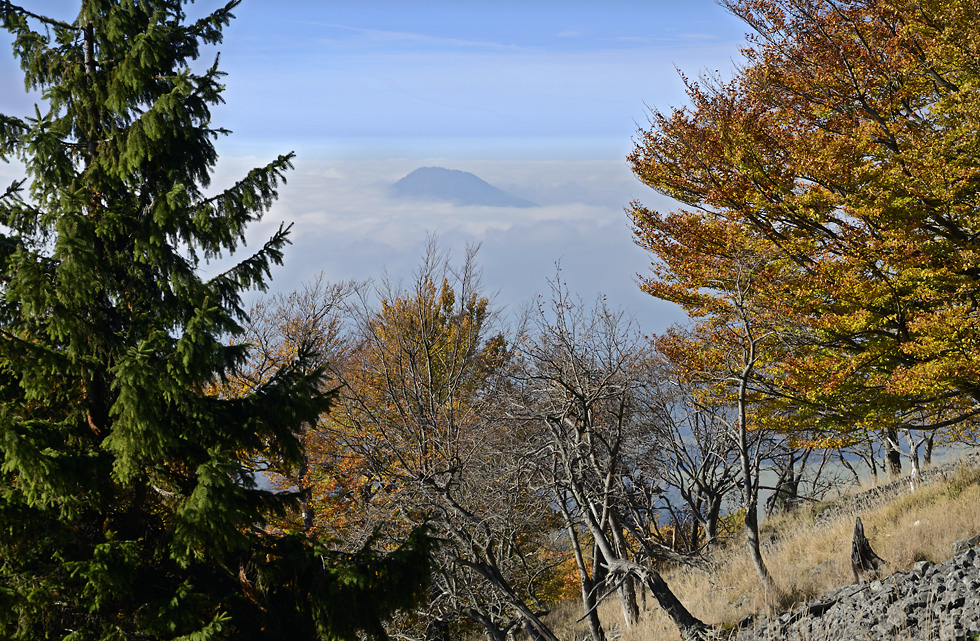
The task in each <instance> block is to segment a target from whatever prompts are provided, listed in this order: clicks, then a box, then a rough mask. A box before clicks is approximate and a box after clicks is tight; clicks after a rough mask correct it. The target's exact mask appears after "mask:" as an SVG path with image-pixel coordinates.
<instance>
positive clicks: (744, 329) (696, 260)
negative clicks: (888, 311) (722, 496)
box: [631, 203, 796, 591]
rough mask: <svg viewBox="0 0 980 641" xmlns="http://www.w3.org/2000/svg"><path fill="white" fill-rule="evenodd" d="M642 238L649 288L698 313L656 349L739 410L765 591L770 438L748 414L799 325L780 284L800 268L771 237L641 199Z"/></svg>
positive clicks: (637, 215)
mask: <svg viewBox="0 0 980 641" xmlns="http://www.w3.org/2000/svg"><path fill="white" fill-rule="evenodd" d="M631 213H632V216H633V221H634V231H635V235H636V240H637V243H638V244H640V246H642V247H643V248H644V249H646V250H647V251H649V252H650V253H651V254H653V256H654V258H655V260H654V262H653V264H652V269H653V272H654V274H653V276H652V277H650V278H648V279H647V280H645V281H644V282H643V284H642V286H641V287H642V289H644V290H645V291H647V292H648V293H650V294H651V295H653V296H656V297H657V298H660V299H663V300H668V301H671V302H674V303H677V304H679V305H681V306H682V307H683V308H684V309H685V311H687V312H688V314H690V315H691V316H692V317H694V318H696V319H698V323H697V325H696V326H695V327H694V329H693V330H692V331H689V332H682V331H679V330H678V329H676V328H674V329H672V330H670V331H668V332H666V333H665V334H664V335H663V336H661V337H659V339H658V340H657V347H658V350H659V351H660V353H662V354H663V355H664V356H665V357H666V358H667V360H668V361H669V362H670V363H671V364H672V365H673V367H674V369H675V370H676V371H677V372H678V374H679V376H680V377H681V379H682V380H684V381H685V382H686V383H687V384H694V385H698V386H701V390H702V391H703V393H707V394H710V395H713V396H714V397H715V398H714V399H713V400H709V399H704V401H703V404H704V405H705V406H707V405H710V404H712V403H717V402H718V401H719V399H720V400H727V401H730V402H731V404H732V406H733V407H734V408H735V414H734V417H733V418H734V424H733V425H732V426H731V427H732V429H733V438H734V439H735V440H736V446H737V447H736V449H737V451H738V457H739V462H740V467H741V478H740V485H741V493H742V506H743V508H744V509H745V525H746V531H747V533H748V538H747V542H748V549H749V554H750V557H751V559H752V562H753V565H754V566H755V568H756V571H757V572H758V574H759V579H760V581H761V582H762V584H763V586H764V587H765V588H766V590H768V591H773V590H775V589H776V586H775V584H774V582H773V579H772V577H771V575H770V573H769V570H768V568H767V567H766V564H765V562H764V560H763V558H762V552H761V547H760V541H759V523H758V509H759V490H760V469H761V465H762V460H763V458H765V455H766V452H765V448H764V446H765V444H766V443H767V441H766V440H765V439H761V438H759V437H758V436H757V435H753V434H752V431H753V430H756V429H758V428H760V427H763V426H764V423H762V422H761V421H760V420H759V418H758V417H757V416H754V415H751V413H750V412H751V409H752V406H753V405H759V404H760V403H761V402H762V400H763V399H764V398H765V397H764V396H763V394H762V391H763V387H764V385H765V383H766V379H769V380H770V381H771V380H774V379H775V378H777V377H778V376H779V374H780V365H781V362H782V360H783V359H784V357H785V356H786V355H787V354H788V353H789V351H790V350H789V349H788V344H789V343H790V340H791V338H792V334H793V333H795V331H796V328H795V327H794V326H793V325H792V324H791V322H790V321H791V319H792V318H793V316H794V314H793V311H792V310H791V309H788V308H787V307H786V306H785V305H784V304H782V303H781V300H782V299H783V290H782V285H783V283H784V281H785V280H786V278H787V275H790V276H791V275H792V274H793V272H794V271H795V266H794V264H793V263H792V262H791V261H788V260H786V259H785V258H783V257H782V256H781V255H780V253H779V252H778V251H777V250H776V248H775V247H774V246H773V245H772V243H771V242H769V241H768V239H766V238H764V237H762V236H761V235H760V234H757V233H753V230H751V229H749V228H746V227H743V226H741V225H738V224H736V223H732V222H729V221H726V220H723V219H718V218H717V217H714V216H712V215H710V214H700V213H697V212H677V213H673V214H670V215H667V216H663V217H661V216H659V215H658V214H657V213H655V212H652V211H650V210H648V209H646V208H644V207H642V206H641V205H639V204H637V203H634V205H633V207H632V210H631Z"/></svg>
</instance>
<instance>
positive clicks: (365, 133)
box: [0, 0, 745, 331]
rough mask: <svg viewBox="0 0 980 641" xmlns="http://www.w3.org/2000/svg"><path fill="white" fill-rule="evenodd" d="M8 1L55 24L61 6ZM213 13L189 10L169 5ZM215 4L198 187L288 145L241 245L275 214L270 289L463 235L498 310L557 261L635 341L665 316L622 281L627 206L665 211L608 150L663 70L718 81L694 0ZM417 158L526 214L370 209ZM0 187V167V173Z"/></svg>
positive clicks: (7, 87)
mask: <svg viewBox="0 0 980 641" xmlns="http://www.w3.org/2000/svg"><path fill="white" fill-rule="evenodd" d="M22 4H23V5H24V6H26V7H28V8H30V9H32V10H35V11H38V12H48V13H50V14H54V15H59V16H61V17H67V18H70V17H71V16H72V13H73V9H72V7H73V6H75V4H76V3H74V2H70V1H68V0H43V1H42V0H34V1H31V0H23V3H22ZM215 6H217V3H214V2H210V1H207V0H199V1H198V2H197V3H196V4H194V5H190V6H189V9H188V10H189V11H190V12H191V13H192V14H193V13H200V12H202V11H205V10H208V9H211V8H213V7H215ZM75 11H77V10H75ZM235 13H236V15H237V17H238V19H237V20H235V21H234V22H233V23H232V24H231V26H230V27H229V28H228V29H227V30H226V37H225V41H224V43H223V44H222V45H221V46H220V47H218V49H219V50H220V51H221V67H222V68H223V69H224V70H225V71H227V72H228V74H229V75H228V76H227V78H226V82H227V90H226V93H225V98H226V101H227V104H225V105H223V106H221V107H219V108H217V109H216V110H215V112H214V120H215V122H216V123H217V124H220V125H222V126H226V127H228V128H230V129H232V130H233V131H234V135H233V136H231V137H229V138H227V139H224V140H222V141H221V142H220V145H219V151H220V153H221V156H222V160H221V162H220V164H219V167H218V171H217V176H216V182H217V183H218V184H221V182H222V181H226V182H227V181H230V180H233V179H234V178H235V177H236V176H237V175H238V174H240V173H241V172H242V171H244V170H247V168H249V167H250V166H251V165H255V164H261V163H264V162H265V161H267V160H269V159H270V158H271V157H273V156H274V155H275V154H278V153H282V152H286V151H296V152H297V161H296V171H295V172H294V174H293V176H292V177H291V179H290V181H289V184H288V185H287V186H286V187H285V188H284V189H283V190H282V192H281V194H282V197H281V200H280V202H279V204H277V205H276V207H275V208H274V209H273V211H272V212H271V213H270V214H269V216H268V218H267V221H265V222H263V223H262V224H261V225H259V226H257V227H256V229H254V231H253V234H252V235H253V237H254V238H255V239H256V243H257V242H258V241H259V240H260V239H261V238H262V237H263V236H264V235H265V234H267V233H269V231H270V230H271V228H272V227H274V226H277V225H278V223H279V222H280V221H283V220H285V221H287V222H293V223H295V227H294V236H293V238H294V245H293V247H292V248H291V249H290V250H289V251H288V253H287V256H286V261H287V262H286V265H285V267H284V268H282V269H280V270H279V272H278V273H277V279H276V282H275V286H276V287H277V288H279V289H283V290H289V289H292V288H295V287H298V286H299V285H300V284H301V283H302V282H303V281H304V280H308V279H310V278H312V277H313V275H315V274H316V273H318V272H320V271H323V273H324V274H325V276H326V277H327V278H328V279H331V280H340V279H345V278H369V277H378V276H380V275H381V273H382V271H383V270H384V269H388V270H389V271H390V272H392V273H394V274H398V273H405V272H407V271H410V270H411V269H412V267H413V266H414V265H415V264H416V262H417V260H418V257H419V252H420V251H421V247H422V244H423V243H424V239H425V236H426V234H428V233H437V234H438V235H439V236H440V238H441V240H442V242H443V244H445V245H447V246H449V247H450V248H451V249H452V251H453V252H454V253H455V254H456V255H462V251H463V247H464V246H465V244H466V243H481V245H482V248H481V251H480V254H479V261H480V263H481V264H482V265H483V267H484V272H485V274H484V276H485V277H484V280H485V282H486V284H487V286H488V288H490V289H492V290H499V294H498V301H499V302H500V303H501V304H502V305H506V306H507V307H509V308H511V309H513V308H516V307H518V306H519V305H520V304H521V302H522V301H527V300H528V299H530V298H531V297H533V296H534V294H535V293H536V292H544V291H545V290H546V289H547V279H548V278H549V277H552V276H553V275H554V273H555V264H556V262H560V263H561V265H562V272H563V277H564V278H566V279H567V280H568V283H569V286H570V287H571V288H572V289H573V290H576V291H578V292H580V293H581V295H582V296H583V297H585V298H591V297H593V296H595V295H596V294H597V293H598V292H600V291H601V292H604V293H606V294H607V295H608V297H609V300H610V301H611V302H612V303H613V304H614V305H621V306H624V307H628V308H630V309H632V310H633V311H635V312H636V313H637V316H638V317H639V319H640V321H641V324H642V325H643V327H644V329H646V330H647V331H659V330H660V329H662V328H663V327H665V326H666V325H667V324H669V323H670V322H674V321H678V320H681V318H682V317H681V316H680V315H679V314H678V313H677V312H676V311H675V310H670V309H668V308H667V307H665V306H664V305H662V304H659V303H657V302H656V301H653V300H651V299H649V297H647V296H645V295H644V294H642V293H640V292H639V291H638V289H637V287H636V284H635V275H636V274H637V272H643V271H645V269H646V265H647V262H648V261H647V259H646V257H645V256H644V255H643V253H642V252H641V251H640V250H639V249H638V248H636V247H635V246H634V245H633V244H632V242H631V238H630V232H629V224H628V220H627V217H626V216H625V215H624V213H623V207H625V206H626V205H627V204H628V203H629V201H630V200H631V199H634V198H635V199H640V200H642V201H643V202H645V203H648V204H650V205H652V206H657V207H664V208H666V207H669V206H670V205H669V203H667V202H666V201H664V200H663V199H662V198H659V197H658V196H657V195H656V194H654V192H652V191H651V190H649V189H648V188H646V187H644V186H643V185H641V184H640V183H639V182H637V181H636V179H635V178H633V177H632V175H631V174H630V172H629V170H628V167H627V166H626V162H625V156H626V155H627V154H628V153H629V151H630V149H631V148H632V142H631V139H632V137H633V136H634V134H635V132H636V129H637V127H638V126H642V125H644V124H645V122H646V115H647V113H648V107H651V106H652V107H658V108H664V109H666V108H668V107H670V106H672V105H679V104H682V103H683V101H684V94H683V85H682V83H681V81H680V78H679V77H678V73H677V69H681V70H683V71H684V72H685V73H686V74H687V75H689V76H696V75H697V74H698V73H699V72H702V71H715V70H717V71H720V72H721V74H722V75H723V76H725V75H730V73H731V69H732V65H733V61H734V60H737V59H738V55H739V53H738V49H739V46H740V45H741V44H742V43H743V42H744V36H743V33H744V31H745V28H744V25H743V24H742V23H741V22H740V21H738V20H737V19H735V18H733V17H732V16H730V15H729V14H728V13H727V12H726V11H725V10H724V9H723V8H721V7H719V6H717V5H716V4H715V3H714V2H711V1H708V0H688V1H687V2H682V1H666V0H646V1H639V0H607V1H605V2H601V3H600V2H597V1H595V2H584V1H577V0H564V1H561V2H558V1H552V0H546V1H541V0H525V1H523V2H513V1H509V0H497V1H494V2H486V1H482V0H478V1H465V2H464V1H455V2H447V1H438V2H436V1H429V2H412V1H405V0H402V1H401V2H397V1H373V0H360V1H357V2H354V1H348V0H343V1H334V2H318V1H309V0H307V1H304V0H279V1H277V2H271V1H270V0H246V2H244V3H243V4H242V5H241V6H240V7H239V8H238V9H237V10H236V12H235ZM0 41H2V44H3V45H4V49H5V51H7V52H9V48H7V47H6V43H7V41H8V39H7V38H2V37H0ZM209 55H210V54H209ZM207 62H210V60H207ZM0 83H2V84H0V86H2V87H4V90H3V91H2V92H0V112H3V113H12V114H22V113H26V112H27V110H28V109H31V104H32V99H31V98H30V97H28V96H24V95H23V94H21V93H20V87H21V86H22V85H21V81H20V79H19V75H18V70H17V68H16V65H15V63H14V62H13V60H12V58H11V57H10V56H9V54H4V55H3V57H2V58H0ZM433 165H436V166H444V167H449V168H452V169H461V170H464V171H471V172H473V173H475V174H477V175H479V176H480V177H481V178H483V179H484V180H487V181H489V182H491V183H493V184H495V185H497V186H498V187H501V188H504V189H507V190H510V191H512V192H514V193H516V194H518V195H520V196H524V197H526V198H529V199H530V200H533V201H535V202H537V203H539V204H541V205H542V206H541V207H539V208H536V209H532V210H515V209H505V208H486V207H484V208H472V207H469V208H468V207H453V206H450V205H443V204H433V205H419V204H418V203H412V204H407V203H401V202H394V201H391V200H390V199H389V198H387V196H386V195H385V190H384V187H385V186H386V185H388V184H390V183H391V182H394V181H395V180H397V179H398V178H400V177H402V176H404V175H405V174H407V173H409V172H410V171H412V170H413V169H415V168H417V167H420V166H433ZM15 176H16V168H15V167H11V166H4V165H2V164H0V180H4V181H6V180H7V179H9V178H12V177H15Z"/></svg>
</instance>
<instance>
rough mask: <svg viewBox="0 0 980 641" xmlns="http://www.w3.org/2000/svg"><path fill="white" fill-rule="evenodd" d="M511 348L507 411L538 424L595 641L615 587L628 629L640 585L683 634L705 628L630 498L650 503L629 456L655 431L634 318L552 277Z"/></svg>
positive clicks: (543, 468)
mask: <svg viewBox="0 0 980 641" xmlns="http://www.w3.org/2000/svg"><path fill="white" fill-rule="evenodd" d="M517 350H518V352H519V354H520V362H519V369H518V371H517V373H516V374H515V394H514V395H513V397H512V398H513V400H512V412H513V415H514V417H515V418H517V419H521V420H525V421H529V422H533V423H536V424H537V425H540V427H541V428H542V429H541V430H540V432H539V434H540V435H539V437H538V439H537V440H536V441H534V442H533V443H532V444H529V447H530V448H531V449H532V450H533V451H534V452H535V453H536V454H537V456H538V463H537V465H538V470H539V474H540V479H541V485H540V488H541V491H546V492H548V493H549V494H550V495H551V496H552V499H551V500H552V502H553V503H554V505H556V506H557V508H558V510H559V512H560V513H561V515H562V517H563V519H564V523H565V529H566V532H567V534H568V537H569V540H570V542H571V546H572V549H573V551H574V555H575V560H576V563H577V565H578V569H579V577H580V584H581V592H582V602H583V609H584V611H585V612H584V616H583V618H584V619H586V620H587V622H588V625H589V629H590V633H591V636H592V638H593V641H603V640H604V638H605V632H604V630H603V628H602V625H601V622H600V621H599V619H598V616H597V613H596V608H597V606H598V604H599V602H600V601H601V600H602V599H603V598H605V597H606V596H609V595H611V594H613V593H617V594H618V596H619V599H620V602H621V604H622V606H623V613H624V617H625V620H626V622H627V625H630V624H631V623H632V622H633V621H635V619H636V616H637V615H638V607H637V596H636V589H637V587H638V586H639V585H644V586H645V587H646V588H648V589H649V590H650V591H651V592H652V594H653V596H654V597H655V598H656V599H657V600H658V602H659V603H660V605H661V606H662V607H663V608H664V609H665V610H666V611H667V613H668V615H669V616H670V617H671V618H672V620H673V621H674V622H675V624H676V625H677V626H678V628H679V629H680V630H681V632H682V634H683V635H684V636H697V635H699V634H701V633H702V632H703V631H704V630H705V626H704V624H703V623H702V622H700V621H698V620H697V619H696V618H695V617H694V616H693V615H691V614H690V612H689V611H688V610H687V609H686V608H685V607H684V606H683V605H682V604H681V603H680V601H678V600H677V598H676V597H675V596H674V594H673V593H672V592H671V591H670V589H669V587H668V586H667V584H666V583H665V582H664V581H663V579H662V578H661V577H660V575H659V574H658V573H657V571H656V570H655V569H654V567H653V565H652V564H651V563H650V561H651V560H652V558H660V559H663V558H671V560H682V557H680V556H679V555H675V554H673V553H672V551H670V550H668V549H667V548H666V547H663V546H656V545H654V544H652V543H651V542H650V541H649V531H648V529H647V528H648V527H649V524H650V520H651V519H650V516H651V510H650V505H649V504H646V505H641V504H638V503H637V502H636V499H637V497H643V498H645V499H649V497H650V496H651V495H652V494H653V492H652V491H651V490H652V488H653V487H654V485H655V484H654V483H653V479H648V478H645V477H643V476H642V475H641V474H639V472H638V470H637V469H636V468H633V467H632V466H631V461H630V460H631V458H632V457H635V456H642V455H643V453H644V452H646V453H647V454H649V453H650V452H651V447H652V445H653V443H654V442H655V439H653V438H651V435H650V430H655V429H658V427H657V425H656V424H655V423H654V422H651V421H645V420H641V418H642V417H641V413H640V409H641V403H640V401H639V399H640V397H641V396H642V395H643V394H644V393H645V390H644V383H645V380H646V373H647V372H648V363H649V359H648V355H647V350H646V348H645V346H644V342H643V341H642V340H641V338H640V335H639V332H638V331H637V329H636V327H635V325H634V324H633V322H632V320H631V319H629V318H628V317H627V316H626V315H625V314H623V313H621V312H616V311H613V310H611V309H609V308H608V307H607V306H606V305H605V304H604V302H603V301H601V300H600V301H598V302H597V303H596V304H595V305H594V306H592V307H589V308H586V307H585V306H584V305H583V304H582V303H581V302H580V301H577V300H575V299H573V298H572V297H571V296H570V295H569V293H568V291H567V289H566V288H565V286H564V285H563V284H562V283H561V282H560V281H559V280H556V281H555V282H554V283H553V285H552V298H551V300H550V302H549V303H544V302H540V303H539V304H538V306H537V308H536V309H535V310H532V311H531V312H530V313H529V317H528V319H527V325H526V328H525V331H524V332H523V334H522V339H521V340H520V341H519V342H518V344H517ZM644 490H645V491H644ZM631 501H633V502H632V503H631ZM627 531H629V532H630V534H632V535H633V536H630V537H627V536H625V533H626V532H627ZM590 547H592V548H593V549H592V550H591V551H592V555H591V556H592V559H593V562H592V563H591V564H590V563H589V556H590V555H589V552H590V550H589V549H588V548H590ZM651 555H654V556H653V557H652V558H651ZM590 566H591V567H590Z"/></svg>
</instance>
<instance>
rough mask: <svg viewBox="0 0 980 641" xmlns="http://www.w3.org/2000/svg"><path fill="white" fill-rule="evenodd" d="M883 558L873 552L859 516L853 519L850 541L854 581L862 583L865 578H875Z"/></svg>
mask: <svg viewBox="0 0 980 641" xmlns="http://www.w3.org/2000/svg"><path fill="white" fill-rule="evenodd" d="M884 562H885V560H884V559H882V558H881V557H880V556H878V555H877V554H875V551H874V550H872V549H871V543H869V542H868V539H867V538H866V537H865V536H864V524H863V523H861V517H860V516H859V517H857V518H856V519H855V520H854V540H853V542H852V543H851V570H852V571H853V572H854V582H855V583H864V580H865V579H866V578H869V577H870V578H877V577H878V569H879V568H880V567H881V566H882V565H883V564H884Z"/></svg>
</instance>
